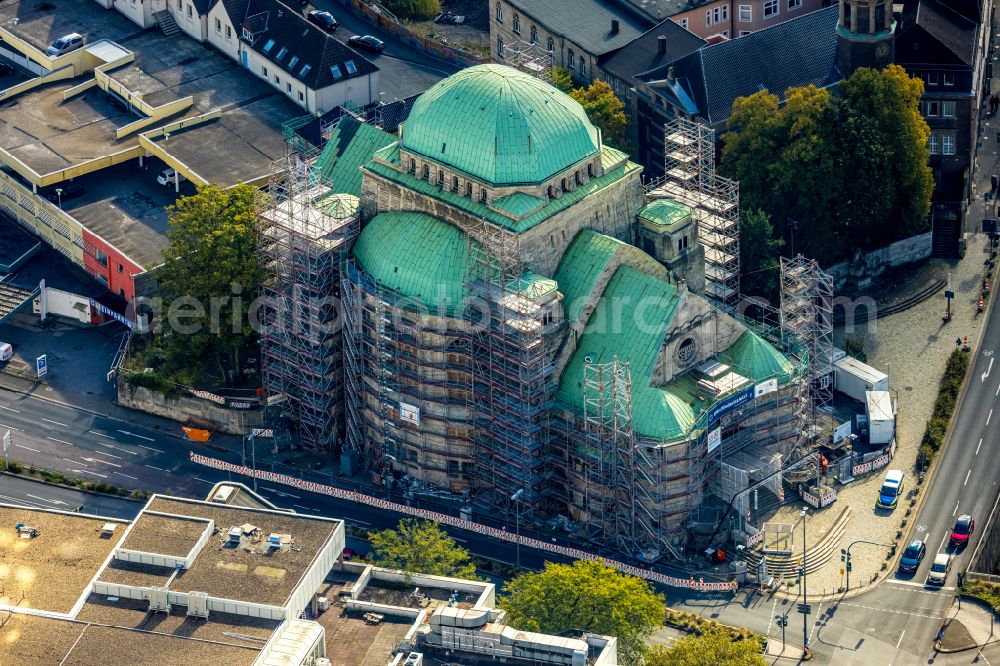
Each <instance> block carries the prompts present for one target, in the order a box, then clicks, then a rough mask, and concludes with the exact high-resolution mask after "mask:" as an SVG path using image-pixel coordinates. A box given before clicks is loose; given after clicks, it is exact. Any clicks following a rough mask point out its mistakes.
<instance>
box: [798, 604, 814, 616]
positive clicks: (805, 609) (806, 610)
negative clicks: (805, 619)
mask: <svg viewBox="0 0 1000 666" xmlns="http://www.w3.org/2000/svg"><path fill="white" fill-rule="evenodd" d="M799 612H800V613H802V614H803V615H809V614H810V613H812V604H799Z"/></svg>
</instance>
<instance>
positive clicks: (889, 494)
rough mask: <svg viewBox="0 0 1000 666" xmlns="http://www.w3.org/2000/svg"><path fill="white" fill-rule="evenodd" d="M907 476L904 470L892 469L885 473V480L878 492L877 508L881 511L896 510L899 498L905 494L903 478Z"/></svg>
mask: <svg viewBox="0 0 1000 666" xmlns="http://www.w3.org/2000/svg"><path fill="white" fill-rule="evenodd" d="M905 476H906V475H905V474H904V473H903V472H902V470H898V469H890V470H889V471H888V472H886V473H885V480H884V481H883V482H882V488H881V490H879V491H878V499H877V500H876V501H875V506H876V507H878V508H879V509H895V508H896V504H897V503H898V502H899V496H900V495H902V494H903V477H905Z"/></svg>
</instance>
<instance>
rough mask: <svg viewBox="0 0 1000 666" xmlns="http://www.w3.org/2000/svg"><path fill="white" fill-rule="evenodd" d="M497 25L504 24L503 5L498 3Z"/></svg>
mask: <svg viewBox="0 0 1000 666" xmlns="http://www.w3.org/2000/svg"><path fill="white" fill-rule="evenodd" d="M497 23H503V5H501V4H500V3H499V2H498V3H497Z"/></svg>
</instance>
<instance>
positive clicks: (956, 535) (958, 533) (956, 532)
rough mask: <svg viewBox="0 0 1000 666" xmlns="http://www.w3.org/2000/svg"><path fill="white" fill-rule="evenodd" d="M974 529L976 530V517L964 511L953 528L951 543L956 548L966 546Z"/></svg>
mask: <svg viewBox="0 0 1000 666" xmlns="http://www.w3.org/2000/svg"><path fill="white" fill-rule="evenodd" d="M974 531H976V519H975V518H973V517H972V516H970V515H969V514H967V513H963V514H962V515H961V516H959V517H958V520H956V521H955V527H954V528H953V529H952V530H951V541H950V543H951V545H952V546H954V547H955V548H964V547H965V546H966V545H967V544H968V543H969V535H971V534H972V533H973V532H974Z"/></svg>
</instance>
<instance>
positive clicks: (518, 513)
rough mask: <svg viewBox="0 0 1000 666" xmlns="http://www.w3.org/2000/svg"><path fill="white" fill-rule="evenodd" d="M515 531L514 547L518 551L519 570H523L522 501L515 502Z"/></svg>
mask: <svg viewBox="0 0 1000 666" xmlns="http://www.w3.org/2000/svg"><path fill="white" fill-rule="evenodd" d="M514 532H515V536H516V537H517V538H516V540H515V541H514V549H515V550H516V551H517V570H518V571H520V570H521V503H520V502H514Z"/></svg>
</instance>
